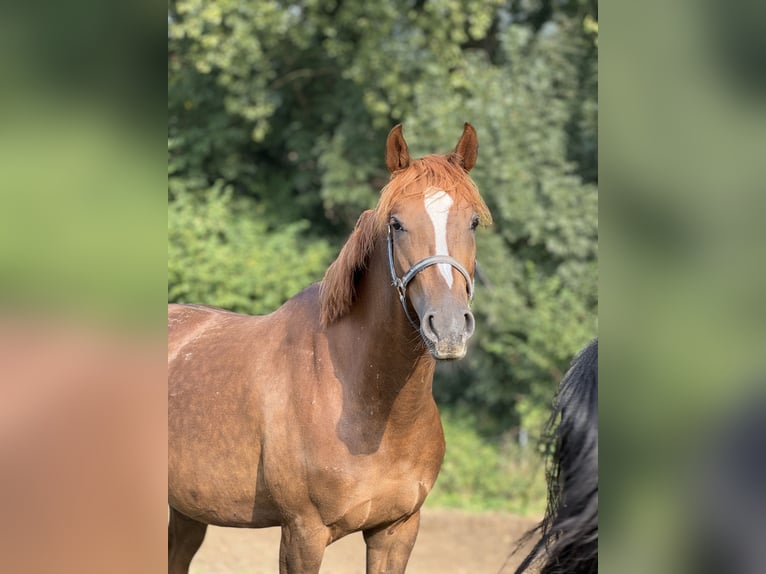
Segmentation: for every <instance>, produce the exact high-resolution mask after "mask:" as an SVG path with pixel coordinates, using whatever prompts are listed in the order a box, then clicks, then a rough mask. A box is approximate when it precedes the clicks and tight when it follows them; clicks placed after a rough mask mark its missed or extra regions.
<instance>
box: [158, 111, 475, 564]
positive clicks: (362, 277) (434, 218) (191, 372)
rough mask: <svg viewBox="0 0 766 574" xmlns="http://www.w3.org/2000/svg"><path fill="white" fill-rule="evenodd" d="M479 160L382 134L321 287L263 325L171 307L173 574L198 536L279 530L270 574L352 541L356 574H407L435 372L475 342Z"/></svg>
mask: <svg viewBox="0 0 766 574" xmlns="http://www.w3.org/2000/svg"><path fill="white" fill-rule="evenodd" d="M477 149H478V143H477V138H476V132H475V131H474V129H473V127H472V126H471V125H470V124H465V127H464V130H463V134H462V137H461V138H460V140H459V141H458V144H457V147H456V148H455V151H454V152H453V153H450V154H448V155H443V156H441V155H429V156H426V157H423V158H420V159H411V158H410V155H409V152H408V150H407V144H406V142H405V141H404V138H403V136H402V129H401V126H396V127H395V128H393V129H392V130H391V132H390V133H389V136H388V140H387V142H386V164H387V166H388V169H389V170H390V171H391V173H392V176H391V181H390V182H389V183H388V185H386V187H385V188H384V189H383V190H382V192H381V196H380V199H379V202H378V205H377V207H376V208H375V209H374V210H369V211H365V212H364V213H363V214H362V215H361V217H360V218H359V220H358V222H357V224H356V228H355V229H354V231H353V233H352V234H351V236H350V238H349V239H348V241H347V242H346V244H345V245H344V246H343V248H342V250H341V252H340V254H339V255H338V258H337V259H336V260H335V261H334V262H333V264H332V265H331V266H330V267H329V268H328V270H327V272H326V274H325V276H324V279H323V280H322V282H321V283H320V284H315V285H312V286H310V287H308V288H307V289H305V290H304V291H302V292H301V293H299V294H298V295H296V296H295V297H293V298H292V299H290V300H289V301H287V302H286V303H285V304H284V305H283V306H282V307H280V308H279V309H277V310H276V311H274V312H273V313H271V314H270V315H266V316H260V317H253V316H247V315H239V314H236V313H230V312H227V311H223V310H220V309H215V308H211V307H202V306H196V305H170V308H169V313H168V329H169V334H168V353H169V355H168V387H169V404H168V465H169V466H168V488H169V504H170V523H169V540H168V566H169V571H170V572H171V573H182V572H187V571H188V567H189V563H190V562H191V559H192V557H193V556H194V554H195V552H196V551H197V549H198V548H199V546H200V545H201V544H202V540H203V538H204V536H205V530H206V528H207V525H208V524H215V525H220V526H237V527H247V528H263V527H269V526H281V528H282V538H281V544H280V550H279V571H280V572H281V573H283V574H284V573H288V572H289V573H298V572H299V573H316V572H318V571H319V567H320V564H321V562H322V557H323V555H324V551H325V548H326V546H327V545H328V544H330V543H332V542H333V541H335V540H338V539H339V538H341V537H343V536H345V535H347V534H349V533H352V532H356V531H359V530H361V531H362V532H363V534H364V540H365V543H366V545H367V572H368V573H375V572H381V573H382V572H388V573H401V572H404V570H405V567H406V565H407V561H408V559H409V556H410V552H411V550H412V547H413V545H414V543H415V538H416V536H417V532H418V525H419V521H420V507H421V505H422V504H423V501H424V500H425V498H426V496H427V495H428V493H429V491H430V490H431V488H432V487H433V485H434V482H435V481H436V476H437V474H438V473H439V468H440V467H441V463H442V459H443V457H444V448H445V445H444V434H443V431H442V425H441V420H440V418H439V412H438V410H437V407H436V403H435V402H434V399H433V395H432V382H433V375H434V367H435V364H436V359H459V358H461V357H463V356H464V355H465V352H466V345H467V341H468V338H469V337H470V336H471V334H472V333H473V330H474V319H473V316H472V315H471V312H470V310H469V304H470V301H471V297H472V295H473V273H474V265H475V260H474V258H475V254H476V247H475V241H474V230H475V228H476V226H477V225H478V224H479V223H486V222H489V219H490V215H489V212H488V210H487V207H486V205H485V204H484V202H483V201H482V199H481V197H480V196H479V193H478V190H477V188H476V186H475V185H474V183H473V182H472V181H471V179H470V177H469V176H468V172H469V171H470V169H471V168H472V167H473V166H474V164H475V163H476V156H477ZM392 283H393V285H392Z"/></svg>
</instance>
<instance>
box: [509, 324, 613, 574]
mask: <svg viewBox="0 0 766 574" xmlns="http://www.w3.org/2000/svg"><path fill="white" fill-rule="evenodd" d="M544 447H545V448H544V450H545V452H546V454H547V455H549V456H551V462H550V466H549V468H548V472H547V479H548V508H547V509H546V511H545V517H544V518H543V520H542V521H541V522H540V524H538V525H537V527H536V528H534V529H533V530H532V531H531V532H529V533H527V535H526V536H525V537H524V538H522V541H521V543H520V544H519V547H518V548H520V547H521V545H522V544H524V543H525V542H526V541H528V540H529V539H530V538H531V536H532V535H533V534H534V533H536V532H539V533H540V535H541V538H540V539H539V540H538V542H537V543H536V544H535V546H534V547H533V548H532V550H531V551H530V553H529V554H528V555H527V557H526V558H525V559H524V561H523V562H522V563H521V564H520V565H519V567H518V568H517V569H516V572H515V574H523V573H525V572H527V571H528V569H529V568H530V566H531V565H532V564H533V563H534V562H538V561H541V562H542V565H541V567H540V570H539V571H540V573H541V574H595V572H597V571H598V339H594V340H593V341H591V342H590V343H589V344H588V345H587V346H586V347H585V348H584V349H583V350H582V351H581V352H580V353H579V354H578V355H577V356H576V357H575V358H574V360H573V361H572V364H571V366H570V368H569V370H568V371H567V373H566V375H564V379H563V380H562V381H561V385H560V386H559V390H558V393H557V394H556V399H555V401H554V409H553V413H552V415H551V418H550V419H549V421H548V424H547V426H546V435H545V439H544ZM518 548H517V550H518Z"/></svg>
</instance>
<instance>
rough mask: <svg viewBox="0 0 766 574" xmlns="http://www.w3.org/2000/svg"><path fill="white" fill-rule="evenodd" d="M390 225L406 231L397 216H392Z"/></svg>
mask: <svg viewBox="0 0 766 574" xmlns="http://www.w3.org/2000/svg"><path fill="white" fill-rule="evenodd" d="M390 225H391V227H393V228H394V231H404V227H402V224H401V223H399V220H398V219H396V217H392V218H391V221H390Z"/></svg>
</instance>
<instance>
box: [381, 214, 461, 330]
mask: <svg viewBox="0 0 766 574" xmlns="http://www.w3.org/2000/svg"><path fill="white" fill-rule="evenodd" d="M440 263H446V264H447V265H451V266H452V267H454V268H455V269H457V270H458V271H459V272H460V274H461V275H462V276H463V277H464V278H465V285H466V291H468V301H469V302H470V301H472V300H473V279H471V276H470V275H469V274H468V270H467V269H466V268H465V267H463V266H462V265H461V264H460V262H459V261H458V260H457V259H454V258H452V257H450V256H449V255H431V256H430V257H426V258H425V259H421V260H420V261H418V262H417V263H415V264H414V265H413V266H412V267H410V268H409V270H408V271H407V272H406V273H405V274H404V275H402V277H401V278H400V277H398V276H397V274H396V269H395V268H394V236H393V233H392V232H391V225H389V226H388V269H389V270H390V271H391V281H392V283H393V286H394V287H396V291H397V293H399V301H400V302H401V303H402V308H403V309H404V314H405V315H406V316H407V320H408V321H409V322H410V324H411V325H412V326H413V327H414V329H415V330H416V331H417V330H419V329H420V327H419V326H418V325H417V324H416V323H415V321H413V320H412V317H411V316H410V312H409V311H408V310H407V285H409V284H410V282H411V281H412V280H413V279H414V278H415V276H416V275H417V274H418V273H420V272H421V271H423V269H427V268H428V267H431V266H432V265H438V264H440Z"/></svg>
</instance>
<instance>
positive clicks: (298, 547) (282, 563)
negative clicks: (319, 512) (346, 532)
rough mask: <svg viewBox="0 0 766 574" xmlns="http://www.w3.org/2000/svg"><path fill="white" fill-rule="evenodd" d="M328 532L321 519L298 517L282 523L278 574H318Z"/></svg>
mask: <svg viewBox="0 0 766 574" xmlns="http://www.w3.org/2000/svg"><path fill="white" fill-rule="evenodd" d="M329 541H330V533H329V531H328V529H327V527H326V526H325V525H324V524H323V523H322V522H321V520H319V519H317V520H313V521H312V520H306V519H302V518H298V519H295V520H292V521H290V522H289V523H288V524H283V525H282V540H281V542H280V544H279V574H318V573H319V567H320V566H321V565H322V558H323V557H324V551H325V548H326V547H327V544H328V543H329Z"/></svg>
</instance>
